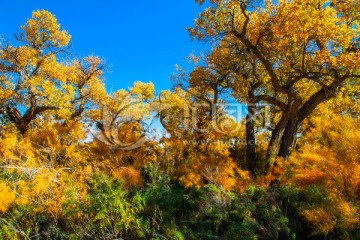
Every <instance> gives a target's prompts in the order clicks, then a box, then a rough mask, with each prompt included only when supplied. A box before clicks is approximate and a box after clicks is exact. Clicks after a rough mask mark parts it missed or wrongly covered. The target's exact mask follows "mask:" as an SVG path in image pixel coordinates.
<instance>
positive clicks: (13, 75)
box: [0, 10, 106, 134]
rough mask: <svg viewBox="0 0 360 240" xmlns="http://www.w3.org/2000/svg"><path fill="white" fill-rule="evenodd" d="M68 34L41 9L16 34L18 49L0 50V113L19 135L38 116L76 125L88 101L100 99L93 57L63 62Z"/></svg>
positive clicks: (97, 61) (98, 65) (101, 89)
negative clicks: (14, 126) (48, 114)
mask: <svg viewBox="0 0 360 240" xmlns="http://www.w3.org/2000/svg"><path fill="white" fill-rule="evenodd" d="M70 38H71V37H70V35H69V34H68V33H67V32H66V31H65V30H62V29H61V26H60V24H59V23H58V22H57V20H56V18H55V17H54V16H53V15H52V14H51V13H49V12H47V11H45V10H39V11H34V12H33V14H32V18H31V19H29V20H28V21H27V23H26V24H25V25H23V26H22V27H21V32H20V33H19V34H17V35H16V40H17V41H18V44H17V45H15V46H13V45H10V44H9V43H8V42H3V43H2V46H1V48H0V80H1V89H0V97H1V98H0V114H1V115H2V116H5V118H7V119H8V120H9V121H10V122H12V123H13V124H15V125H16V127H17V128H18V130H19V132H20V133H22V134H24V133H25V132H26V131H27V130H28V129H29V128H30V126H31V124H32V123H33V121H34V120H35V119H36V118H37V117H38V116H44V115H46V114H47V113H51V114H52V116H56V118H57V119H58V120H75V119H77V120H79V117H80V116H81V115H82V114H83V112H84V110H85V109H86V108H87V107H89V104H90V103H91V102H94V101H92V100H96V99H101V98H103V97H104V95H105V93H106V92H105V87H104V85H103V83H102V79H101V75H102V71H103V69H104V64H102V62H101V60H100V59H99V58H97V57H94V56H90V57H87V58H85V59H81V60H70V59H69V57H67V56H68V55H67V50H68V44H69V41H70Z"/></svg>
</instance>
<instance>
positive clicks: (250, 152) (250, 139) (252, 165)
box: [246, 106, 257, 176]
mask: <svg viewBox="0 0 360 240" xmlns="http://www.w3.org/2000/svg"><path fill="white" fill-rule="evenodd" d="M254 114H255V111H254V109H253V108H252V107H251V106H249V107H248V114H247V115H246V162H247V166H248V170H249V171H250V172H251V174H252V175H253V176H254V175H255V173H256V172H255V170H256V165H257V162H256V152H255V150H256V149H255V146H256V145H255V130H254V128H255V124H254Z"/></svg>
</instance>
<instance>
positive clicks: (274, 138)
mask: <svg viewBox="0 0 360 240" xmlns="http://www.w3.org/2000/svg"><path fill="white" fill-rule="evenodd" d="M288 119H289V117H288V115H287V114H286V115H285V114H283V116H281V119H280V120H279V122H278V123H277V124H276V126H275V129H274V130H273V132H272V134H271V139H270V142H269V146H268V149H267V152H266V163H265V167H264V168H265V169H264V171H265V172H266V171H267V170H268V169H270V168H271V166H272V164H273V162H272V160H273V158H274V157H276V155H277V154H278V151H279V146H280V140H281V137H282V136H283V131H284V128H285V127H286V123H287V121H288Z"/></svg>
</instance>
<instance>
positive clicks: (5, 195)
mask: <svg viewBox="0 0 360 240" xmlns="http://www.w3.org/2000/svg"><path fill="white" fill-rule="evenodd" d="M14 200H15V191H14V190H12V189H11V188H10V187H9V186H8V185H7V184H6V183H5V182H0V213H3V212H6V211H7V210H8V209H9V208H10V207H11V205H12V204H13V203H14Z"/></svg>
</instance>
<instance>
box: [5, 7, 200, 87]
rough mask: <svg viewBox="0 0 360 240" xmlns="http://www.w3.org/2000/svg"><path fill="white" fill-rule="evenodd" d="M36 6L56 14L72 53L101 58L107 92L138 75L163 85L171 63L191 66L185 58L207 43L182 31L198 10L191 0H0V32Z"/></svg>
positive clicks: (19, 21) (9, 30)
mask: <svg viewBox="0 0 360 240" xmlns="http://www.w3.org/2000/svg"><path fill="white" fill-rule="evenodd" d="M37 9H45V10H48V11H50V12H52V13H53V14H55V15H56V17H57V19H58V21H59V22H60V24H61V25H62V27H63V29H66V30H67V31H68V32H69V33H70V34H71V35H72V41H71V45H72V49H71V51H72V52H73V53H75V55H77V56H87V55H90V54H94V55H97V56H99V57H101V58H102V59H104V60H105V61H106V64H107V66H108V67H109V72H108V73H107V74H106V84H107V88H108V90H109V91H115V90H117V89H119V88H127V87H129V86H131V85H132V83H133V82H135V81H139V80H140V81H144V82H148V81H152V82H153V83H154V84H155V87H156V90H157V92H158V91H159V90H162V89H168V88H170V86H171V85H170V80H169V76H171V75H172V73H173V72H174V69H175V64H179V65H180V66H183V67H185V68H187V67H190V66H188V65H187V62H188V61H187V59H186V57H187V56H188V55H189V54H190V53H192V52H193V51H195V53H199V52H200V51H202V50H205V48H206V46H205V45H204V44H203V43H197V42H191V40H190V37H189V34H188V32H187V31H186V30H185V28H186V27H187V26H192V25H193V22H194V19H195V18H196V16H197V14H198V13H199V12H200V11H201V8H200V7H199V6H198V5H197V4H196V3H195V1H194V0H180V1H179V0H152V1H145V0H140V1H124V0H102V1H100V0H87V1H76V0H72V1H70V0H0V35H2V36H4V37H5V38H7V39H12V34H13V33H15V32H17V31H18V30H19V27H20V26H21V25H22V24H24V23H25V22H26V20H27V19H28V18H30V17H31V12H32V11H33V10H37Z"/></svg>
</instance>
